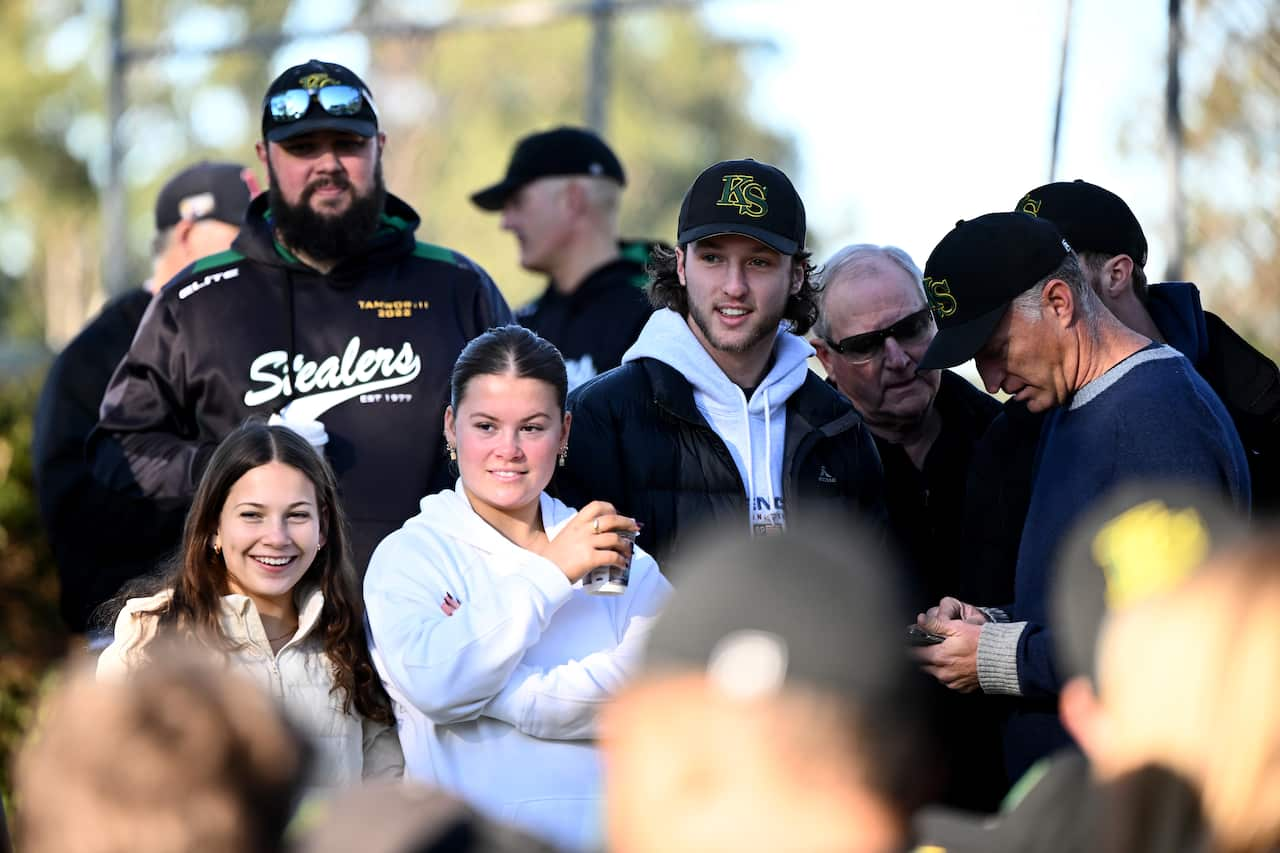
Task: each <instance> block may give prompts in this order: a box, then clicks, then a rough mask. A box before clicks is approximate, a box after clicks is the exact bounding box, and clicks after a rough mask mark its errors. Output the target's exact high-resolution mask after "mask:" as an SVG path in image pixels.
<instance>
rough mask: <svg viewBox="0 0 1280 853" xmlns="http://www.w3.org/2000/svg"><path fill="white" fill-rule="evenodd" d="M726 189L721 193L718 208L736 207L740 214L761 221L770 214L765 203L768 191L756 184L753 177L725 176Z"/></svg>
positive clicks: (717, 203)
mask: <svg viewBox="0 0 1280 853" xmlns="http://www.w3.org/2000/svg"><path fill="white" fill-rule="evenodd" d="M723 180H724V189H723V190H722V191H721V193H720V200H719V201H717V202H716V206H717V207H736V208H737V209H738V213H741V214H742V215H744V216H750V217H751V218H752V219H759V218H760V217H762V216H764V215H765V214H766V213H768V212H769V205H768V203H766V202H765V195H766V194H767V193H768V190H767V189H766V188H765V187H763V186H761V185H760V184H758V183H756V179H755V178H753V177H752V176H751V175H725V176H724V179H723Z"/></svg>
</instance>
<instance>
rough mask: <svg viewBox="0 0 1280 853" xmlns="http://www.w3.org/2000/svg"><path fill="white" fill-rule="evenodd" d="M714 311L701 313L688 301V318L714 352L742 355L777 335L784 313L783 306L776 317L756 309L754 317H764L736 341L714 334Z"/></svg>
mask: <svg viewBox="0 0 1280 853" xmlns="http://www.w3.org/2000/svg"><path fill="white" fill-rule="evenodd" d="M714 313H715V309H712V310H710V311H706V312H703V311H702V310H700V309H698V308H696V307H695V306H694V305H693V300H690V301H689V316H690V317H692V318H693V322H694V323H696V324H697V326H698V328H699V329H701V330H702V336H703V337H704V338H706V340H707V342H708V343H710V344H711V346H712V347H714V348H715V349H716V350H718V351H720V352H727V353H744V352H750V351H751V350H752V349H753V348H754V347H755V346H756V345H757V344H759V343H760V341H762V340H764V339H765V338H768V339H769V340H770V341H772V340H773V339H774V338H775V337H777V335H778V325H779V324H780V323H781V322H782V319H783V315H784V314H785V313H786V306H785V304H784V305H783V307H782V308H781V309H780V310H779V311H778V312H777V315H776V316H772V317H770V316H768V315H765V314H764V312H763V310H761V309H757V313H756V316H757V317H762V316H763V317H764V319H761V320H757V322H756V323H755V324H754V325H753V327H752V328H750V329H748V330H746V335H745V336H744V337H743V338H742V339H741V340H738V341H733V340H726V339H725V338H723V337H721V336H720V335H718V334H717V333H716V329H715V325H714V323H715V320H714V319H713V318H712V316H711V315H712V314H714Z"/></svg>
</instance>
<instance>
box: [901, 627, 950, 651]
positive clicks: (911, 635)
mask: <svg viewBox="0 0 1280 853" xmlns="http://www.w3.org/2000/svg"><path fill="white" fill-rule="evenodd" d="M945 639H946V637H944V636H942V635H941V634H935V633H933V632H932V631H926V630H925V629H924V628H922V627H920V626H919V625H912V626H910V627H909V628H907V644H908V645H912V646H936V645H937V644H938V643H941V642H942V641H943V640H945Z"/></svg>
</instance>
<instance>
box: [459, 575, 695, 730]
mask: <svg viewBox="0 0 1280 853" xmlns="http://www.w3.org/2000/svg"><path fill="white" fill-rule="evenodd" d="M670 594H671V584H669V583H668V582H667V579H666V578H664V577H663V576H662V574H661V573H660V572H659V571H658V566H657V564H656V563H655V562H654V561H653V558H652V557H650V556H648V555H647V554H637V556H636V559H635V560H634V561H633V563H632V569H631V585H630V586H629V587H628V589H627V592H626V593H625V594H624V596H623V598H622V600H620V601H619V602H618V604H619V607H618V621H619V625H618V631H619V634H620V638H619V642H618V645H617V647H616V648H613V649H606V650H603V651H599V652H594V653H592V654H589V655H587V656H586V657H584V658H582V659H581V660H575V661H570V662H568V663H565V664H561V665H559V666H555V667H551V668H549V669H539V668H537V667H533V666H529V665H527V664H520V665H518V666H517V667H516V668H515V671H514V672H513V673H512V674H511V677H510V679H509V680H508V681H507V684H506V686H505V687H503V688H502V690H501V692H499V693H498V695H497V696H495V697H494V698H493V701H491V702H490V703H489V704H488V705H487V706H486V707H485V709H484V714H485V716H489V717H493V718H495V719H499V720H502V721H503V722H506V723H510V724H511V725H513V726H515V727H516V728H517V729H519V730H520V731H522V732H524V733H525V734H527V735H529V736H531V737H538V738H545V739H548V740H578V739H585V738H592V737H595V733H596V711H597V710H598V709H599V707H600V705H601V704H602V703H604V702H606V701H608V700H609V699H610V698H611V697H612V696H613V694H614V693H616V692H617V691H618V689H619V688H620V687H621V686H622V685H623V684H624V683H625V682H626V681H627V680H628V679H630V678H631V676H632V675H633V674H634V673H635V672H636V670H637V669H638V667H639V665H640V662H641V658H642V655H643V652H644V647H645V644H646V643H647V641H648V636H649V631H650V630H651V629H652V627H653V622H654V620H655V619H656V618H657V615H658V613H659V611H660V610H661V609H662V606H663V605H664V604H665V603H666V600H667V597H668V596H669V595H670Z"/></svg>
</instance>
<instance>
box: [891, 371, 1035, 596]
mask: <svg viewBox="0 0 1280 853" xmlns="http://www.w3.org/2000/svg"><path fill="white" fill-rule="evenodd" d="M933 405H934V410H935V411H936V412H937V413H938V416H939V417H940V418H941V420H942V431H941V433H939V435H938V438H937V439H936V440H935V441H934V443H933V446H932V447H931V448H929V453H928V454H927V455H926V456H925V460H924V470H919V469H917V468H916V466H915V463H913V462H912V461H911V458H910V457H909V456H908V455H907V452H906V451H905V450H904V449H903V447H902V445H900V444H895V443H893V442H891V441H888V440H886V439H883V438H880V437H879V436H875V442H876V449H877V450H878V451H879V452H880V462H881V464H882V465H883V466H884V482H885V504H886V506H887V508H888V511H889V522H890V525H891V528H892V530H893V534H894V540H895V542H896V543H897V546H898V549H899V551H900V552H901V553H902V556H903V558H904V559H905V561H906V563H907V566H908V568H909V570H910V572H911V576H912V582H913V585H914V587H915V589H913V590H911V593H912V596H913V603H914V604H915V606H917V607H918V608H919V609H920V610H924V609H926V608H928V607H931V606H933V605H935V604H937V603H938V601H939V599H941V598H942V596H944V595H953V596H956V597H957V598H960V599H961V600H962V601H969V600H970V599H969V598H968V596H972V595H973V594H974V593H975V591H977V590H978V589H981V588H982V587H984V586H985V584H984V583H983V582H982V581H981V580H980V579H979V578H977V577H975V575H977V574H979V572H978V571H977V569H976V567H975V564H974V563H972V562H971V561H970V560H969V556H970V554H971V553H972V552H973V549H974V545H973V543H972V542H971V538H972V533H973V531H972V530H971V529H970V528H969V527H968V524H967V522H968V518H967V517H966V512H967V511H968V510H969V507H968V506H967V505H966V500H965V489H966V481H967V477H968V474H969V463H970V459H971V457H972V455H973V449H974V445H975V444H976V443H977V441H978V439H979V438H980V437H981V436H982V435H983V433H985V432H986V430H987V427H988V425H989V424H990V423H991V420H992V419H993V418H994V417H995V416H996V415H997V414H999V412H1000V404H999V403H998V402H997V401H996V400H995V398H993V397H992V396H991V395H989V394H987V393H986V392H984V391H980V390H979V389H977V388H975V387H974V386H973V385H972V384H970V383H969V382H968V381H967V380H965V379H964V378H963V377H961V376H958V375H957V374H955V373H952V372H951V371H950V370H944V371H942V379H941V383H940V385H939V387H938V393H937V395H936V396H935V397H934V401H933ZM1012 594H1013V584H1012V582H1010V584H1009V595H1010V596H1012ZM1000 600H1001V601H1004V600H1005V599H1004V598H1001V599H1000Z"/></svg>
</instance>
